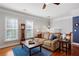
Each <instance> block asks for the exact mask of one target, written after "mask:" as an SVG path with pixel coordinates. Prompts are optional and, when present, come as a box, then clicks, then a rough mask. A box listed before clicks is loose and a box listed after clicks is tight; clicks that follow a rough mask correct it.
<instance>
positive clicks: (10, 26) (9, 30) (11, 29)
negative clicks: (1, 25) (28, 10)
mask: <svg viewBox="0 0 79 59" xmlns="http://www.w3.org/2000/svg"><path fill="white" fill-rule="evenodd" d="M5 26H6V27H5V37H6V40H5V41H13V40H16V39H18V18H16V17H6V20H5Z"/></svg>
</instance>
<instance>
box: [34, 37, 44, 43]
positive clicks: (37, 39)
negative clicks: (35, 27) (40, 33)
mask: <svg viewBox="0 0 79 59" xmlns="http://www.w3.org/2000/svg"><path fill="white" fill-rule="evenodd" d="M34 40H35V41H37V42H39V43H43V42H44V41H45V39H43V38H34Z"/></svg>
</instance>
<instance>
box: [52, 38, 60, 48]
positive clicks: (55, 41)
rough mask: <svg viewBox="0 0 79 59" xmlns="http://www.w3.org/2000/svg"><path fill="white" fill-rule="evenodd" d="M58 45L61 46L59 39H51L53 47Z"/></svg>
mask: <svg viewBox="0 0 79 59" xmlns="http://www.w3.org/2000/svg"><path fill="white" fill-rule="evenodd" d="M58 46H59V45H58V39H55V40H53V41H51V47H53V48H56V47H58Z"/></svg>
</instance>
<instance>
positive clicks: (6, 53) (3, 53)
mask: <svg viewBox="0 0 79 59" xmlns="http://www.w3.org/2000/svg"><path fill="white" fill-rule="evenodd" d="M14 47H16V46H11V47H7V48H2V49H0V56H14V54H13V51H12V48H14ZM71 50H72V52H71ZM71 50H69V51H68V52H67V54H66V52H63V51H61V52H60V51H59V50H57V51H55V52H52V54H51V56H75V55H77V56H78V55H79V52H78V50H79V46H76V45H72V49H71Z"/></svg>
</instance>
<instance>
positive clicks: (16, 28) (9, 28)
mask: <svg viewBox="0 0 79 59" xmlns="http://www.w3.org/2000/svg"><path fill="white" fill-rule="evenodd" d="M7 17H8V16H5V41H6V42H7V41H15V40H18V35H17V37H16V38H15V39H14V40H10V39H7V36H6V34H7V32H6V31H7V30H8V29H15V28H8V29H7V21H8V19H7ZM17 21H18V19H17ZM17 23H18V22H17ZM16 29H17V31H16V32H17V33H18V27H17V28H16Z"/></svg>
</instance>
